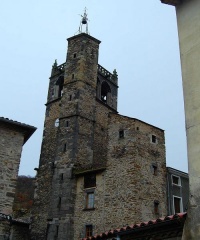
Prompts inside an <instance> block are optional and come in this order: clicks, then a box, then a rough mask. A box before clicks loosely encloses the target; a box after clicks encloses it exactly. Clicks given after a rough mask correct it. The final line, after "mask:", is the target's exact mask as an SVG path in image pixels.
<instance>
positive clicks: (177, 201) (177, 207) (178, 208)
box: [173, 196, 183, 214]
mask: <svg viewBox="0 0 200 240" xmlns="http://www.w3.org/2000/svg"><path fill="white" fill-rule="evenodd" d="M173 206H174V214H175V213H181V212H183V207H182V198H181V197H176V196H173Z"/></svg>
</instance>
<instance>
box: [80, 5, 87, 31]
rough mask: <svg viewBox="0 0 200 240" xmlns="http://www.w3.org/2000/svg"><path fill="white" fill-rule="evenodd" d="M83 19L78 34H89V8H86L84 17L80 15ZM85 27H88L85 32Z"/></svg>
mask: <svg viewBox="0 0 200 240" xmlns="http://www.w3.org/2000/svg"><path fill="white" fill-rule="evenodd" d="M80 16H81V17H82V19H81V21H80V26H79V29H78V33H83V32H85V33H87V34H89V32H88V21H89V20H88V17H87V8H86V7H85V10H84V14H83V15H80ZM83 25H86V29H85V31H83Z"/></svg>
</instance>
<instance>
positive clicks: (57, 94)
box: [54, 76, 64, 97]
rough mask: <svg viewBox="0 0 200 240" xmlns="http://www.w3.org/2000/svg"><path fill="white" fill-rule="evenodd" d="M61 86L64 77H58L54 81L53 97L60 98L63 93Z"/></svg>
mask: <svg viewBox="0 0 200 240" xmlns="http://www.w3.org/2000/svg"><path fill="white" fill-rule="evenodd" d="M63 84H64V76H60V77H59V78H58V80H57V81H56V85H55V88H54V90H55V93H54V96H55V97H61V96H62V92H63Z"/></svg>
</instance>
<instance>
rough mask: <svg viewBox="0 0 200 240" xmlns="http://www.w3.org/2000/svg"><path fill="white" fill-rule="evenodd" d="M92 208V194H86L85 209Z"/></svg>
mask: <svg viewBox="0 0 200 240" xmlns="http://www.w3.org/2000/svg"><path fill="white" fill-rule="evenodd" d="M93 208H94V192H87V193H86V209H93Z"/></svg>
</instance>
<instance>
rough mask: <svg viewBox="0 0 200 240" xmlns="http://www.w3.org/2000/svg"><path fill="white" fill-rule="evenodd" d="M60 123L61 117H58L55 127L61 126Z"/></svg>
mask: <svg viewBox="0 0 200 240" xmlns="http://www.w3.org/2000/svg"><path fill="white" fill-rule="evenodd" d="M59 124H60V121H59V118H57V119H56V121H55V127H59Z"/></svg>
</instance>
